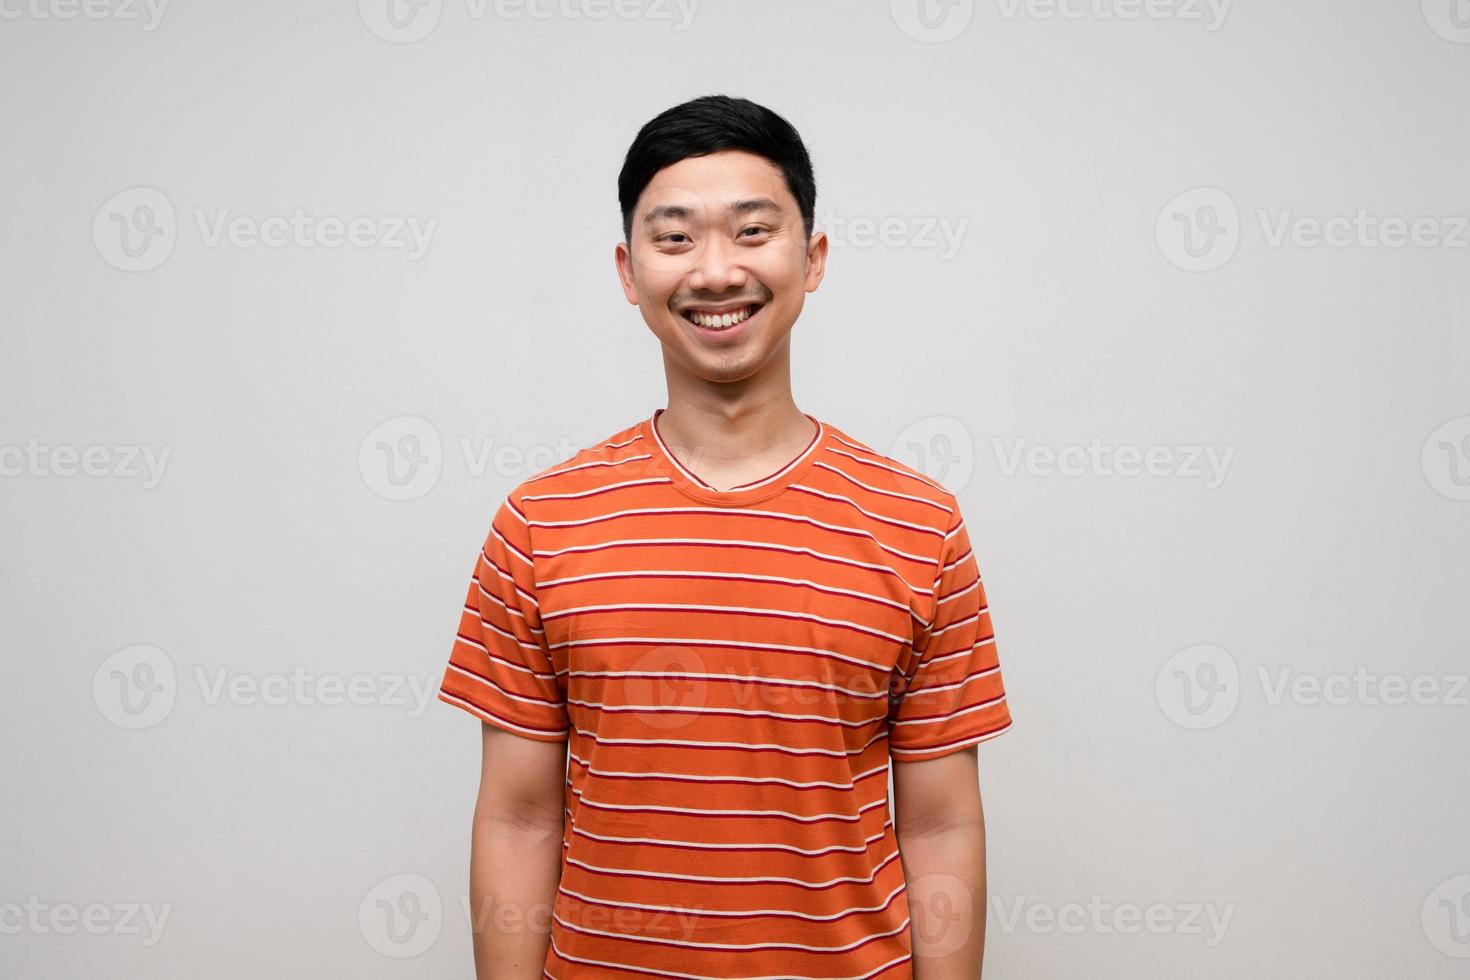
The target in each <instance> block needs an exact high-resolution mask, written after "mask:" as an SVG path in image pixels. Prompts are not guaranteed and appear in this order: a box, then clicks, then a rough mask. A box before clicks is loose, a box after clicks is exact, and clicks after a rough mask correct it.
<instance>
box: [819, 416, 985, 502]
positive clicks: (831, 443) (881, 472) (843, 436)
mask: <svg viewBox="0 0 1470 980" xmlns="http://www.w3.org/2000/svg"><path fill="white" fill-rule="evenodd" d="M823 424H824V425H826V426H827V427H828V428H829V429H830V430H831V438H830V439H829V440H828V443H827V448H828V451H829V453H830V454H831V455H832V457H833V459H832V462H831V463H830V465H831V466H832V467H833V468H834V469H837V470H839V471H840V472H841V473H842V475H843V476H845V477H846V478H847V480H848V481H850V482H852V483H855V484H858V485H860V486H865V487H867V488H869V489H872V490H875V491H876V492H878V493H879V494H880V495H886V496H889V497H890V498H891V499H895V500H902V499H910V500H914V501H916V502H920V503H923V504H927V505H930V507H929V508H927V509H929V510H931V511H935V512H943V513H945V514H949V515H953V514H955V513H958V511H959V503H958V501H957V500H956V498H955V495H954V494H953V493H952V492H951V491H950V490H949V488H947V487H946V486H945V485H944V484H942V483H940V482H939V481H938V480H937V479H935V478H934V477H932V476H930V475H929V474H927V473H925V472H923V471H922V470H920V469H918V468H917V467H915V466H912V465H910V464H908V463H905V462H904V461H903V460H902V459H899V458H896V457H895V456H892V455H889V454H888V453H884V452H881V451H879V450H877V449H874V448H873V447H872V446H871V445H870V444H868V443H866V442H864V441H862V440H861V439H858V438H855V437H854V436H852V435H851V434H850V433H848V432H846V431H845V430H843V429H841V428H839V427H838V426H835V425H832V424H831V423H830V422H824V423H823ZM927 448H928V447H923V450H924V451H927ZM901 449H902V447H898V446H895V447H894V451H901ZM951 523H952V521H951Z"/></svg>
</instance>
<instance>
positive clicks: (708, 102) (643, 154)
mask: <svg viewBox="0 0 1470 980" xmlns="http://www.w3.org/2000/svg"><path fill="white" fill-rule="evenodd" d="M720 150H745V151H747V152H749V153H754V154H756V155H758V156H763V157H765V158H766V159H767V160H770V161H771V162H772V163H773V164H775V165H776V166H777V167H779V168H780V170H781V173H782V174H783V175H784V176H785V178H786V187H787V189H789V190H790V191H791V196H792V197H794V198H796V203H797V205H798V206H799V207H800V208H801V218H802V224H803V225H804V226H805V227H806V234H807V237H808V238H810V237H811V234H812V226H813V224H814V220H815V213H816V208H817V179H816V177H815V176H813V174H812V161H811V157H809V156H808V155H807V152H806V146H805V145H804V144H803V143H802V142H801V136H800V135H798V134H797V132H796V129H795V128H794V127H793V126H792V125H791V124H790V123H789V122H787V121H786V120H785V119H783V118H782V117H781V116H779V115H777V114H776V113H774V112H772V111H771V110H770V109H767V108H766V107H765V106H763V105H757V104H756V103H754V102H751V101H750V100H749V99H741V98H736V97H735V96H730V95H702V96H700V97H699V98H697V99H691V100H690V101H688V102H684V103H682V104H680V105H676V106H674V107H673V108H671V109H665V110H664V111H663V112H660V113H659V114H658V115H657V116H654V117H653V118H652V119H650V120H649V121H648V122H646V123H644V124H643V128H642V129H640V130H638V135H637V136H636V137H635V138H634V140H633V145H632V146H630V147H628V155H627V156H626V157H625V158H624V159H623V169H622V170H621V171H620V172H619V173H618V203H619V204H620V205H621V206H622V209H623V240H624V241H627V242H631V241H632V237H631V236H632V233H633V209H634V208H635V207H636V206H637V204H638V197H639V195H641V194H642V193H643V189H644V188H645V187H647V186H648V184H649V182H650V181H652V180H653V175H654V174H656V173H658V172H659V171H660V170H662V169H663V168H664V167H667V166H671V165H672V164H675V163H678V162H679V161H680V160H683V159H685V158H686V157H701V156H705V155H707V154H710V153H717V152H719V151H720Z"/></svg>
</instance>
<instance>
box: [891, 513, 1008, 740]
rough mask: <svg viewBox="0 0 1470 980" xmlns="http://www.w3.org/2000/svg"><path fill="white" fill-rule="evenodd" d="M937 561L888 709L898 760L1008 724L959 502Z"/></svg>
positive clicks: (981, 587) (981, 737) (983, 599)
mask: <svg viewBox="0 0 1470 980" xmlns="http://www.w3.org/2000/svg"><path fill="white" fill-rule="evenodd" d="M953 520H954V524H953V525H952V526H951V528H950V530H949V531H948V532H947V533H946V534H945V536H944V545H943V548H942V550H941V552H940V558H939V561H938V563H937V567H936V569H935V582H934V605H933V609H934V615H933V617H932V619H931V620H930V622H929V623H928V624H923V623H916V624H915V637H914V642H913V651H914V659H915V660H916V661H917V666H916V667H914V668H913V669H912V670H913V672H912V675H911V676H910V678H909V683H908V685H907V688H906V689H905V690H904V691H903V692H902V693H901V694H899V695H897V696H896V697H897V704H896V706H894V707H893V708H892V709H891V710H890V723H891V727H890V729H889V735H888V749H889V752H890V753H891V755H892V757H893V760H894V761H895V762H917V761H919V760H922V759H937V758H939V757H941V756H945V755H949V754H950V753H951V752H958V751H959V750H960V749H963V748H965V747H966V746H969V745H974V744H976V743H978V742H983V741H985V740H986V739H989V738H994V737H995V736H996V735H999V734H1000V733H1002V732H1004V731H1005V730H1006V729H1008V728H1010V727H1011V713H1010V707H1009V705H1008V704H1007V702H1006V693H1005V685H1004V684H1003V683H1002V681H1001V674H1000V660H999V655H998V654H997V652H996V647H995V632H994V630H993V629H992V628H991V623H990V604H989V602H988V601H987V600H986V597H985V585H984V583H982V582H981V581H980V570H979V567H978V565H977V564H976V561H975V554H974V552H973V551H972V549H971V547H970V537H969V533H968V532H967V531H966V529H965V521H964V518H963V517H962V516H961V515H960V512H959V509H958V507H956V509H955V511H954V517H953Z"/></svg>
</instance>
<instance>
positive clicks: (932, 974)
mask: <svg viewBox="0 0 1470 980" xmlns="http://www.w3.org/2000/svg"><path fill="white" fill-rule="evenodd" d="M976 756H977V752H976V747H975V746H973V745H971V746H969V747H967V748H964V749H961V750H960V751H958V752H951V753H950V754H948V755H945V756H941V757H940V758H937V759H927V760H923V761H917V762H896V763H894V764H893V794H894V816H893V826H894V832H895V834H896V835H897V837H898V848H899V860H900V861H901V862H902V864H903V869H904V878H905V880H906V881H907V882H908V886H909V888H908V898H909V916H910V924H909V932H910V935H911V936H912V938H913V946H914V970H913V973H914V980H979V978H980V968H981V964H982V962H983V960H984V956H985V908H986V904H987V902H986V887H985V814H984V811H983V810H982V809H981V806H980V775H979V767H978V762H977V759H976Z"/></svg>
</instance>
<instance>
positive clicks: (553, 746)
mask: <svg viewBox="0 0 1470 980" xmlns="http://www.w3.org/2000/svg"><path fill="white" fill-rule="evenodd" d="M480 728H481V734H482V753H481V765H480V793H479V797H478V799H477V800H476V802H475V822H474V827H473V829H472V831H471V839H470V908H471V910H472V913H473V914H472V919H473V922H472V929H473V930H474V936H475V974H476V976H478V977H479V980H540V978H541V976H542V965H543V964H544V963H545V960H546V950H547V947H548V944H549V943H550V938H551V910H552V907H553V903H554V901H555V899H556V890H557V886H558V884H559V883H560V881H561V854H562V805H563V796H562V792H563V787H564V785H565V780H566V765H567V745H566V743H565V742H546V741H537V740H534V739H529V738H523V737H521V736H519V735H516V734H513V733H511V732H508V731H505V730H504V729H501V728H496V727H495V726H494V725H489V724H485V723H483V722H482V723H481V725H480Z"/></svg>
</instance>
